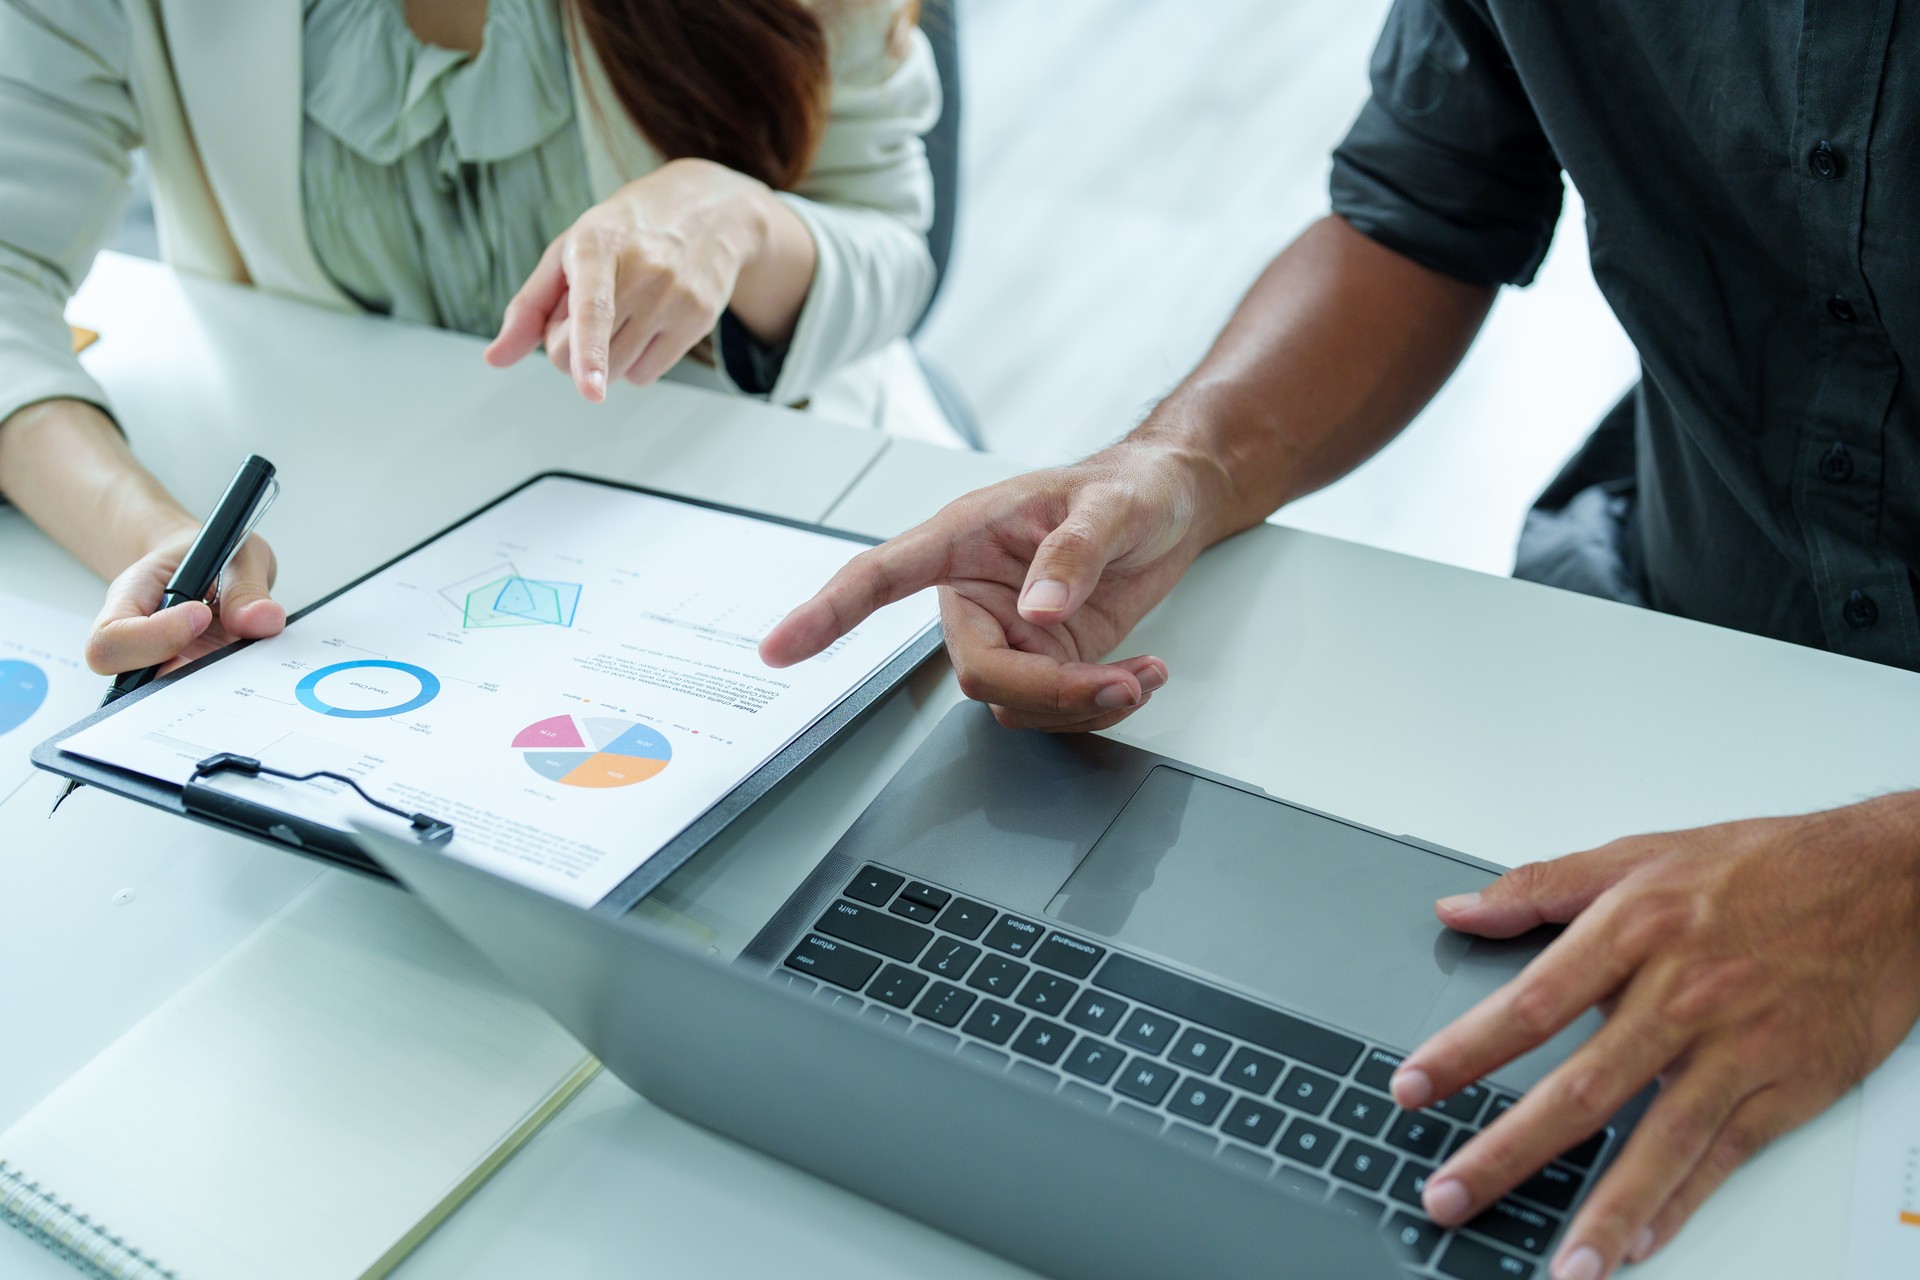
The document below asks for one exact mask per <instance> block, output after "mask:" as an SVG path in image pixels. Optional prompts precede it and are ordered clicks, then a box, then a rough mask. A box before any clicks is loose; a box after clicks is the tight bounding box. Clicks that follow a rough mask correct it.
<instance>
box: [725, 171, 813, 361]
mask: <svg viewBox="0 0 1920 1280" xmlns="http://www.w3.org/2000/svg"><path fill="white" fill-rule="evenodd" d="M749 199H750V204H751V218H752V221H753V223H754V226H755V232H756V235H755V238H756V240H757V241H758V245H757V248H756V251H755V252H754V253H753V255H752V256H751V257H750V258H748V259H747V262H746V264H745V265H744V266H743V267H742V268H741V269H740V279H739V280H738V281H737V282H736V283H735V284H734V287H733V300H732V302H731V303H729V304H728V305H729V306H730V307H731V309H732V311H733V314H734V315H736V316H738V317H740V323H742V324H744V325H746V327H747V329H748V330H749V331H750V332H751V333H752V334H753V336H754V337H756V338H758V339H760V341H762V342H766V343H778V342H785V341H786V340H787V339H788V338H791V337H792V336H793V327H794V325H795V324H796V323H797V322H798V321H799V319H800V308H801V307H803V306H805V305H806V301H807V293H808V291H809V290H810V289H812V288H813V269H814V264H815V263H816V262H817V261H818V259H819V256H820V255H819V250H818V248H817V247H816V246H815V245H814V243H813V233H812V232H810V231H808V230H807V224H806V223H804V222H802V221H801V220H800V215H799V214H797V213H795V212H794V211H793V210H792V209H791V208H789V207H788V205H787V203H786V201H784V200H781V199H780V198H779V197H777V196H775V195H774V194H773V192H772V191H770V190H768V189H766V188H764V187H762V188H761V189H760V190H758V191H756V192H754V193H753V194H752V196H751V197H750V198H749Z"/></svg>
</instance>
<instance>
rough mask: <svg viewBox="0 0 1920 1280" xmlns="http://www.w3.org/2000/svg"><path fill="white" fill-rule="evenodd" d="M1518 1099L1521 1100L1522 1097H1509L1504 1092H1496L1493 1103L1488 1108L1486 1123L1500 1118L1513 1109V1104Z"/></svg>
mask: <svg viewBox="0 0 1920 1280" xmlns="http://www.w3.org/2000/svg"><path fill="white" fill-rule="evenodd" d="M1518 1101H1520V1099H1518V1098H1514V1097H1509V1096H1508V1095H1506V1094H1504V1093H1496V1094H1494V1095H1493V1105H1492V1106H1490V1107H1488V1108H1487V1119H1486V1123H1487V1124H1492V1123H1493V1122H1494V1121H1495V1120H1498V1119H1499V1118H1500V1117H1501V1116H1503V1115H1505V1114H1507V1112H1509V1111H1511V1110H1513V1104H1514V1103H1516V1102H1518Z"/></svg>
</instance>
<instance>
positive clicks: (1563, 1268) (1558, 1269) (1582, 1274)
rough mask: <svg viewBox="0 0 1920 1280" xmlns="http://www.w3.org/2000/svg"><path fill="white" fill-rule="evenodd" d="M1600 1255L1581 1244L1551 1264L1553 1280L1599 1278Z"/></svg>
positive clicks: (1592, 1279) (1591, 1279)
mask: <svg viewBox="0 0 1920 1280" xmlns="http://www.w3.org/2000/svg"><path fill="white" fill-rule="evenodd" d="M1600 1265H1601V1264H1600V1255H1599V1254H1598V1253H1596V1252H1595V1251H1594V1248H1593V1246H1592V1245H1588V1244H1583V1245H1581V1246H1580V1247H1579V1248H1578V1249H1575V1250H1574V1251H1573V1252H1572V1253H1569V1254H1566V1255H1565V1256H1563V1257H1562V1258H1561V1259H1560V1261H1558V1262H1556V1263H1554V1265H1553V1280H1600Z"/></svg>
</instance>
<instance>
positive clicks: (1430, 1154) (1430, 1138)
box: [1387, 1111, 1453, 1160]
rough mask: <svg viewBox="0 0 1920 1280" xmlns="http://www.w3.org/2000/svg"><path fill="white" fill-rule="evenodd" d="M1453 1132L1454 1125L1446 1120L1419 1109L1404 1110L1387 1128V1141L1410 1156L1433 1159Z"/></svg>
mask: <svg viewBox="0 0 1920 1280" xmlns="http://www.w3.org/2000/svg"><path fill="white" fill-rule="evenodd" d="M1452 1132H1453V1126H1451V1125H1449V1124H1448V1123H1447V1122H1446V1121H1444V1120H1435V1119H1433V1118H1432V1117H1431V1116H1425V1115H1422V1114H1420V1113H1419V1112H1417V1111H1402V1112H1401V1113H1400V1114H1399V1115H1398V1116H1396V1117H1394V1121H1393V1124H1392V1125H1391V1126H1390V1127H1389V1128H1388V1129H1387V1141H1388V1143H1390V1144H1391V1145H1393V1146H1396V1147H1398V1148H1400V1149H1401V1150H1402V1151H1404V1152H1406V1153H1407V1154H1408V1155H1410V1156H1419V1157H1420V1158H1421V1159H1422V1160H1432V1159H1435V1158H1437V1157H1438V1156H1439V1154H1440V1149H1441V1148H1442V1147H1444V1146H1446V1144H1447V1138H1448V1137H1449V1136H1450V1135H1451V1134H1452Z"/></svg>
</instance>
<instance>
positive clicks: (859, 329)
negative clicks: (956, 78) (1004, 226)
mask: <svg viewBox="0 0 1920 1280" xmlns="http://www.w3.org/2000/svg"><path fill="white" fill-rule="evenodd" d="M890 12H892V7H891V6H887V7H885V8H883V9H882V13H883V14H887V13H890ZM888 40H889V36H888V32H887V31H886V30H885V27H884V24H876V23H862V24H859V29H858V30H857V31H856V30H849V31H847V32H846V33H845V39H844V40H843V41H842V43H841V44H840V45H839V46H838V47H837V48H836V51H835V58H834V83H833V98H832V104H831V114H830V116H829V119H828V123H827V128H826V131H825V133H824V134H823V136H822V138H821V141H820V149H819V151H818V152H817V153H816V154H815V156H814V160H813V166H812V168H811V169H810V170H809V171H808V173H807V176H806V178H805V179H804V180H802V182H801V184H800V186H799V189H798V190H797V191H795V192H793V193H782V195H781V196H780V198H781V199H782V200H784V201H785V202H786V203H787V205H788V207H790V208H791V209H792V210H793V211H794V212H795V213H796V214H798V215H799V216H800V219H801V221H802V222H804V223H806V225H807V230H808V231H809V232H811V233H812V235H813V242H814V245H815V246H816V249H817V251H818V255H819V257H818V262H817V264H816V265H815V267H814V273H813V285H812V287H811V289H809V291H808V293H807V300H806V302H805V303H804V304H803V305H802V306H801V308H800V316H799V319H798V321H797V322H796V323H795V326H794V331H793V339H792V341H791V343H790V344H789V345H788V348H787V354H786V360H785V362H784V363H783V364H782V365H781V367H780V376H779V378H778V379H777V380H776V381H775V382H774V385H773V389H772V391H771V392H770V393H769V396H768V398H769V399H770V400H772V401H773V402H774V403H775V404H792V403H794V402H795V401H798V400H801V399H804V398H805V397H806V396H807V395H809V394H810V393H811V391H812V389H813V388H814V386H815V385H817V384H818V383H819V382H820V381H821V380H822V379H824V378H826V377H827V376H828V375H830V374H832V373H833V372H834V371H835V370H836V369H838V368H840V367H841V366H842V365H845V364H847V363H848V362H850V361H853V360H857V359H859V358H860V357H861V356H864V355H867V354H869V353H870V352H874V351H878V350H879V349H880V348H881V347H884V346H886V345H887V344H888V343H889V342H892V341H893V340H894V339H895V338H899V337H901V336H903V335H904V334H906V332H907V331H908V330H909V329H911V328H912V327H913V325H914V322H915V321H917V320H918V319H919V318H920V313H921V311H922V310H923V309H925V307H926V303H927V298H928V296H929V294H930V293H931V292H932V290H933V275H934V272H933V256H932V254H931V253H929V252H928V250H927V228H928V227H929V226H931V225H932V224H933V171H932V169H931V168H930V167H929V166H928V164H927V153H926V147H925V145H924V144H923V143H922V141H921V137H922V135H924V134H925V133H926V132H927V130H929V129H931V128H932V127H933V125H934V122H935V121H937V120H938V119H939V118H940V76H939V73H938V72H936V71H935V70H934V65H933V49H932V46H930V45H929V44H928V43H927V38H926V36H925V35H924V34H922V33H921V32H920V31H919V29H918V28H915V29H912V30H911V31H909V32H907V37H906V41H905V47H904V50H903V51H902V53H901V54H899V55H895V54H893V53H890V52H888V51H887V44H888Z"/></svg>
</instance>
